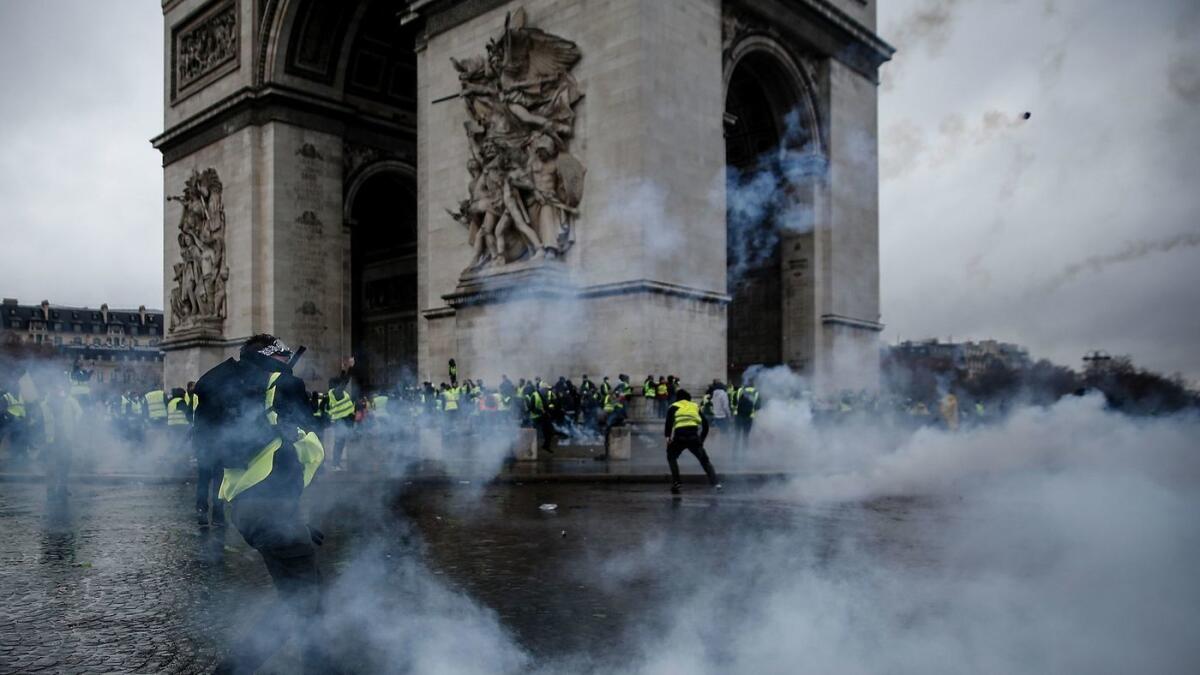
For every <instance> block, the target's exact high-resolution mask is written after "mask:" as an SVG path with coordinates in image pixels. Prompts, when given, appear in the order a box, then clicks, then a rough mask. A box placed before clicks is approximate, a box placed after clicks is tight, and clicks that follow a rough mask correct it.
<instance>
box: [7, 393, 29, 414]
mask: <svg viewBox="0 0 1200 675" xmlns="http://www.w3.org/2000/svg"><path fill="white" fill-rule="evenodd" d="M4 400H5V401H7V402H8V414H9V415H11V416H13V417H14V418H16V419H24V417H25V401H23V400H22V399H21V395H20V394H18V395H16V396H13V395H12V394H10V393H8V392H5V393H4Z"/></svg>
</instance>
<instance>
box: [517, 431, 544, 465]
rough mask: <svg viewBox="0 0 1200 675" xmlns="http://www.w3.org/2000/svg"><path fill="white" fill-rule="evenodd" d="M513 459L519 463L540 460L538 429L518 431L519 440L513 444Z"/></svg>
mask: <svg viewBox="0 0 1200 675" xmlns="http://www.w3.org/2000/svg"><path fill="white" fill-rule="evenodd" d="M512 454H513V459H515V460H517V461H518V462H536V461H537V458H538V435H537V429H517V440H516V441H514V442H513V449H512Z"/></svg>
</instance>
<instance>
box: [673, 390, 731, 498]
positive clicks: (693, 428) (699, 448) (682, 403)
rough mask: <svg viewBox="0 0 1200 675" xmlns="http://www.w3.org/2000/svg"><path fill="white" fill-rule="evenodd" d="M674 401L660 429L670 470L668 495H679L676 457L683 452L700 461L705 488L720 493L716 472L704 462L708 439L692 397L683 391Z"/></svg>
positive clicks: (706, 454) (703, 417)
mask: <svg viewBox="0 0 1200 675" xmlns="http://www.w3.org/2000/svg"><path fill="white" fill-rule="evenodd" d="M675 398H676V399H677V400H676V401H675V402H674V403H672V404H671V407H669V408H668V409H667V420H666V423H665V424H664V427H663V433H664V434H665V435H666V437H667V464H668V465H669V466H670V467H671V494H676V495H677V494H679V489H680V487H681V486H682V483H681V481H680V480H679V456H680V455H682V454H683V451H684V450H687V451H688V452H691V453H692V454H693V455H695V456H696V459H698V460H700V466H701V467H703V468H704V473H705V474H706V475H707V476H708V483H709V485H711V486H713V487H714V488H716V489H717V490H720V489H721V483H720V481H719V480H718V479H717V472H716V470H715V469H713V465H712V462H711V461H709V459H708V453H707V452H705V451H704V440H705V439H706V438H708V418H707V417H705V416H704V413H703V412H701V410H700V406H699V405H697V404H696V403H694V402H693V401H692V395H691V394H689V393H688V391H687V390H686V389H680V390H678V391H677V392H675Z"/></svg>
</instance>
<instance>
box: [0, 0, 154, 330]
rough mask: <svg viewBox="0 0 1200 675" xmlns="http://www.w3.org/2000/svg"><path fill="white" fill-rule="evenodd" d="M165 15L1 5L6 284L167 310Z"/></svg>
mask: <svg viewBox="0 0 1200 675" xmlns="http://www.w3.org/2000/svg"><path fill="white" fill-rule="evenodd" d="M162 39H163V38H162V12H161V8H160V7H159V6H158V3H155V2H148V3H143V2H121V3H107V2H89V1H86V0H73V1H66V0H47V1H44V2H5V3H0V87H2V90H3V92H4V95H3V96H2V97H0V119H3V120H4V124H3V125H0V147H3V148H4V152H3V153H2V154H0V204H4V206H5V217H4V221H3V224H2V225H0V231H2V232H3V235H4V258H5V261H4V264H3V265H2V266H0V291H2V292H3V294H4V295H6V296H16V297H19V298H20V299H22V300H23V301H26V302H38V301H41V300H42V299H49V300H50V301H51V302H56V303H62V304H87V305H90V306H93V307H94V306H98V305H99V304H100V303H102V302H108V303H109V304H112V305H117V306H134V307H136V306H137V305H141V304H145V305H147V306H149V307H161V306H162V211H163V208H162V169H161V157H160V155H159V153H158V152H157V151H156V150H154V149H153V148H152V147H150V144H149V142H148V139H150V138H151V137H152V136H154V135H155V134H157V133H159V132H160V131H162Z"/></svg>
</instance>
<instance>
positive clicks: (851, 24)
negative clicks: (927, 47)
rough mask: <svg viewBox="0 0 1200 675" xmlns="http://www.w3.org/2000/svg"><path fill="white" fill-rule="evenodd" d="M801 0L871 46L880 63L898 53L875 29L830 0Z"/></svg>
mask: <svg viewBox="0 0 1200 675" xmlns="http://www.w3.org/2000/svg"><path fill="white" fill-rule="evenodd" d="M799 2H801V3H803V4H805V5H807V6H808V7H809V9H811V10H813V11H814V12H816V13H818V14H820V15H821V16H823V17H824V18H825V19H826V20H827V21H829V23H831V24H833V25H834V26H837V27H838V28H840V29H841V30H843V31H845V32H846V33H848V34H849V35H850V36H851V37H853V38H854V39H855V40H856V41H857V42H859V43H861V44H863V45H865V46H866V47H869V48H870V49H871V50H872V51H873V52H874V53H875V55H876V56H878V57H879V62H880V63H882V62H884V61H887V60H888V59H890V58H892V54H895V53H896V48H895V47H893V46H891V45H890V44H888V43H887V42H884V41H883V39H882V38H880V37H879V36H878V35H876V34H875V32H874V31H872V30H871V29H869V28H867V27H866V26H864V25H862V24H861V23H859V22H858V21H857V20H855V19H854V18H852V17H851V16H850V15H849V14H846V13H845V12H843V11H842V10H840V9H838V8H837V7H835V6H834V5H833V4H832V3H830V2H829V0H799Z"/></svg>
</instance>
